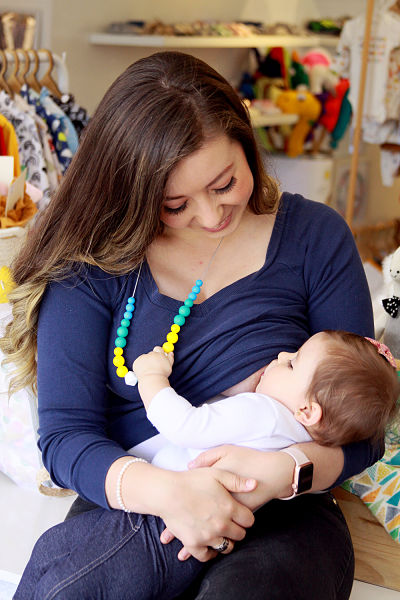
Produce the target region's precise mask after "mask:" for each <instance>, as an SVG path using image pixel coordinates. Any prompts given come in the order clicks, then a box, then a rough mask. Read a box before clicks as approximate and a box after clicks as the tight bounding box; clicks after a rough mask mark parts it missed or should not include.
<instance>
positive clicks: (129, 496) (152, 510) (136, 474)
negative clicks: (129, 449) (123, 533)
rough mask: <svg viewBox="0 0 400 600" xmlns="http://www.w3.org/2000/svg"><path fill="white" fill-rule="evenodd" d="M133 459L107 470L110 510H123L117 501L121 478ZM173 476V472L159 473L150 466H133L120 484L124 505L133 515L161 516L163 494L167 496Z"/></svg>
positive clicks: (127, 470) (128, 469)
mask: <svg viewBox="0 0 400 600" xmlns="http://www.w3.org/2000/svg"><path fill="white" fill-rule="evenodd" d="M131 459H132V457H129V456H123V457H122V458H119V459H118V460H116V461H115V462H114V463H113V464H112V465H111V467H110V468H109V470H108V473H107V476H106V482H105V491H106V496H107V501H108V504H109V505H110V507H111V508H116V509H120V508H121V506H120V504H119V502H118V499H117V482H118V477H119V474H120V473H121V469H122V468H123V466H124V464H125V463H127V462H128V461H129V460H131ZM171 475H172V473H171V472H170V471H165V470H163V469H158V468H157V467H154V466H153V465H151V464H149V463H144V462H135V463H132V464H131V465H129V467H128V468H127V469H126V471H125V473H124V474H123V477H122V480H121V490H120V491H121V496H122V500H123V502H124V505H125V506H126V507H127V508H128V509H129V510H130V511H132V512H137V513H142V514H152V515H159V514H160V506H161V505H162V503H163V500H164V497H163V493H162V490H165V491H166V493H167V490H168V489H169V486H170V479H171Z"/></svg>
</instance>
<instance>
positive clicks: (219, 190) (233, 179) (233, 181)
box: [214, 177, 237, 194]
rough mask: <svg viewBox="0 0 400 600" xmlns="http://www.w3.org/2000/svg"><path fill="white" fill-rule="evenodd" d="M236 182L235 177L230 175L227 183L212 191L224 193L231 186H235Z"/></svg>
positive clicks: (229, 189) (228, 190)
mask: <svg viewBox="0 0 400 600" xmlns="http://www.w3.org/2000/svg"><path fill="white" fill-rule="evenodd" d="M236 183H237V179H236V177H232V178H231V180H230V181H229V183H228V184H227V185H225V186H224V187H222V188H218V189H216V190H214V192H215V193H216V194H226V193H227V192H230V191H231V189H232V188H234V187H235V185H236Z"/></svg>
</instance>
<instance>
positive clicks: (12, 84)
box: [7, 50, 22, 94]
mask: <svg viewBox="0 0 400 600" xmlns="http://www.w3.org/2000/svg"><path fill="white" fill-rule="evenodd" d="M8 52H11V54H12V55H13V57H14V70H13V71H12V73H11V75H10V76H9V77H7V83H8V87H9V88H11V91H12V92H13V94H19V92H20V90H21V87H22V86H21V84H20V82H19V81H18V78H17V73H18V71H19V58H18V54H17V52H16V50H8Z"/></svg>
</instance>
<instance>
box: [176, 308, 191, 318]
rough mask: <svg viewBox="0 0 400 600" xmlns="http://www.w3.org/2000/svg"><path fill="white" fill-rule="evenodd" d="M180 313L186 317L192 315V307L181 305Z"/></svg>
mask: <svg viewBox="0 0 400 600" xmlns="http://www.w3.org/2000/svg"><path fill="white" fill-rule="evenodd" d="M179 314H180V315H183V316H184V317H188V316H189V315H190V308H189V307H188V306H181V307H180V309H179Z"/></svg>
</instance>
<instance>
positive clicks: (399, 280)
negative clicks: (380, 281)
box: [375, 247, 400, 358]
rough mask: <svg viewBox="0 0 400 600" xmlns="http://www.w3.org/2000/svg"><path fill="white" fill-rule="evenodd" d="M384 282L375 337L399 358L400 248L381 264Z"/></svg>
mask: <svg viewBox="0 0 400 600" xmlns="http://www.w3.org/2000/svg"><path fill="white" fill-rule="evenodd" d="M382 267H383V277H384V282H385V288H384V298H383V299H382V307H383V311H381V313H380V315H379V316H378V318H377V320H376V323H375V336H376V338H377V339H379V338H381V337H382V341H383V342H384V343H385V344H386V345H387V346H389V348H390V350H391V352H392V354H393V356H394V357H395V358H400V247H399V248H397V250H396V251H395V252H393V254H390V255H389V256H387V257H386V258H385V259H384V261H383V264H382Z"/></svg>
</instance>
